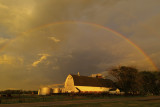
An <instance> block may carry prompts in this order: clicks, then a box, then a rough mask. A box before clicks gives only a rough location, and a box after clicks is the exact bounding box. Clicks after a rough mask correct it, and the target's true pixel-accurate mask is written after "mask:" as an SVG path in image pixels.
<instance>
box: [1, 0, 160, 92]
mask: <svg viewBox="0 0 160 107" xmlns="http://www.w3.org/2000/svg"><path fill="white" fill-rule="evenodd" d="M159 28H160V0H0V73H1V75H0V84H1V86H0V90H3V89H27V90H32V89H35V90H37V89H38V88H39V87H41V86H45V85H53V84H63V83H64V81H65V79H66V77H67V75H68V74H77V72H79V73H80V75H86V76H87V75H91V74H95V73H102V74H104V75H105V74H107V70H109V69H111V68H112V67H115V66H122V65H125V66H133V67H136V68H137V69H139V70H141V71H142V70H151V71H155V70H160V57H159V56H160V48H159V47H160V42H159V39H160V30H159ZM155 66H156V67H157V69H156V68H155ZM54 86H56V85H54Z"/></svg>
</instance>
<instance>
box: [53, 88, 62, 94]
mask: <svg viewBox="0 0 160 107" xmlns="http://www.w3.org/2000/svg"><path fill="white" fill-rule="evenodd" d="M53 93H54V94H58V93H61V90H60V88H53Z"/></svg>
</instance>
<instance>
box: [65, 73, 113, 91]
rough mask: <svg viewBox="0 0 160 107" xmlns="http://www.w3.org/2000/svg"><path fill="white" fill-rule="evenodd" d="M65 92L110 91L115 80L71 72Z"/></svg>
mask: <svg viewBox="0 0 160 107" xmlns="http://www.w3.org/2000/svg"><path fill="white" fill-rule="evenodd" d="M64 87H65V92H68V93H71V92H74V93H77V92H81V93H102V92H109V90H110V89H112V87H113V82H112V81H111V80H109V79H103V78H101V76H98V75H97V76H95V77H88V76H80V75H79V74H78V75H71V74H69V75H68V76H67V78H66V81H65V86H64Z"/></svg>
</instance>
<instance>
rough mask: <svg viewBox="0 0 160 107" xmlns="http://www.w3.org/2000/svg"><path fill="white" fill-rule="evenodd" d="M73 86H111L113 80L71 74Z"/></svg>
mask: <svg viewBox="0 0 160 107" xmlns="http://www.w3.org/2000/svg"><path fill="white" fill-rule="evenodd" d="M71 76H72V77H73V80H74V85H75V86H93V87H113V82H112V81H111V80H109V79H102V78H96V77H87V76H78V75H71Z"/></svg>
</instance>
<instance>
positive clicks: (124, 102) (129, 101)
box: [1, 95, 160, 107]
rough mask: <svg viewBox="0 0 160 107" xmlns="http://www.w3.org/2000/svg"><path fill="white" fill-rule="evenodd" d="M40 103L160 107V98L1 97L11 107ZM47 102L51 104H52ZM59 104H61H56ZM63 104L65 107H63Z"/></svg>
mask: <svg viewBox="0 0 160 107" xmlns="http://www.w3.org/2000/svg"><path fill="white" fill-rule="evenodd" d="M146 98H147V99H146ZM103 99H105V101H101V100H103ZM64 101H65V102H64ZM79 101H80V102H79ZM89 101H90V102H89ZM91 101H92V102H91ZM93 101H94V102H93ZM100 101H101V102H100ZM38 102H45V103H44V104H45V105H46V106H45V105H43V106H41V105H40V106H39V107H160V97H158V98H157V97H156V96H127V97H126V96H102V95H87V96H72V95H52V96H38V95H12V97H1V104H9V105H11V106H12V104H16V103H19V104H23V103H29V104H31V105H32V104H33V103H36V104H41V103H38ZM47 102H51V103H52V104H51V103H47ZM57 102H59V103H58V104H55V103H57ZM68 102H71V103H68ZM72 102H73V103H72ZM74 102H78V103H74ZM53 103H54V104H53ZM62 103H63V104H64V105H61V104H62ZM65 104H66V105H65Z"/></svg>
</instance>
